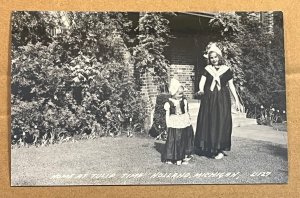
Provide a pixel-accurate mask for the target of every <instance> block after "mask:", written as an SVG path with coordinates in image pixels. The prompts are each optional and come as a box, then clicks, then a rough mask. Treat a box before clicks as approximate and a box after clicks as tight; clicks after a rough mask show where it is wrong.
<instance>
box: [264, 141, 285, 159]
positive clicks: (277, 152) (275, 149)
mask: <svg viewBox="0 0 300 198" xmlns="http://www.w3.org/2000/svg"><path fill="white" fill-rule="evenodd" d="M263 147H264V149H266V150H267V151H269V152H270V154H271V155H273V156H275V157H280V158H281V159H282V160H284V161H287V160H288V152H287V148H286V147H283V146H281V145H272V144H266V145H263Z"/></svg>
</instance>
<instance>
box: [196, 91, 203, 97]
mask: <svg viewBox="0 0 300 198" xmlns="http://www.w3.org/2000/svg"><path fill="white" fill-rule="evenodd" d="M196 95H198V96H203V95H204V91H198V92H197V93H196Z"/></svg>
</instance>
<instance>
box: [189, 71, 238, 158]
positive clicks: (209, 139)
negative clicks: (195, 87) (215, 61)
mask: <svg viewBox="0 0 300 198" xmlns="http://www.w3.org/2000/svg"><path fill="white" fill-rule="evenodd" d="M224 67H227V66H224ZM203 76H205V77H206V82H205V86H204V95H203V97H202V99H201V105H200V109H199V113H198V120H197V128H196V134H195V145H194V146H195V149H196V151H197V152H201V153H210V154H215V153H218V152H219V151H229V150H230V147H231V133H232V117H231V99H230V93H229V89H228V88H227V83H228V81H229V80H230V79H232V78H233V73H232V71H231V70H230V69H228V70H227V71H226V72H225V73H223V74H221V75H220V87H221V88H220V90H219V89H218V88H217V86H214V88H213V91H211V84H212V81H213V80H214V78H213V76H212V75H211V74H210V73H209V72H207V71H206V70H205V72H204V74H203Z"/></svg>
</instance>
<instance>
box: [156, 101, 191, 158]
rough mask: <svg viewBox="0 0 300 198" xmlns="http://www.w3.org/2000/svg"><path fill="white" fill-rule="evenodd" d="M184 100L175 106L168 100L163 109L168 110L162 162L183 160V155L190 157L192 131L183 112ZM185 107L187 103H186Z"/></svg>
mask: <svg viewBox="0 0 300 198" xmlns="http://www.w3.org/2000/svg"><path fill="white" fill-rule="evenodd" d="M184 101H186V99H182V100H181V101H180V102H179V106H177V107H176V106H175V105H174V103H173V102H172V101H171V100H170V101H169V102H167V103H168V105H165V109H166V108H168V109H170V118H169V120H170V122H169V126H168V137H167V141H166V144H165V147H164V151H163V153H162V161H168V160H169V161H178V160H183V159H184V157H185V155H191V154H192V152H193V148H194V130H193V127H192V125H191V121H190V117H189V114H188V112H185V110H184V109H185V104H184ZM186 105H187V101H186Z"/></svg>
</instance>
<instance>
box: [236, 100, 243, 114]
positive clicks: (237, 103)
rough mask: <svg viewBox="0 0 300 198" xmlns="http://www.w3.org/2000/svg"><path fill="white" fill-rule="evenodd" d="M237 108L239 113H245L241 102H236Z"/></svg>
mask: <svg viewBox="0 0 300 198" xmlns="http://www.w3.org/2000/svg"><path fill="white" fill-rule="evenodd" d="M235 106H236V108H237V110H238V111H239V112H243V109H244V108H243V106H242V105H241V103H240V101H238V100H237V101H235Z"/></svg>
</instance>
